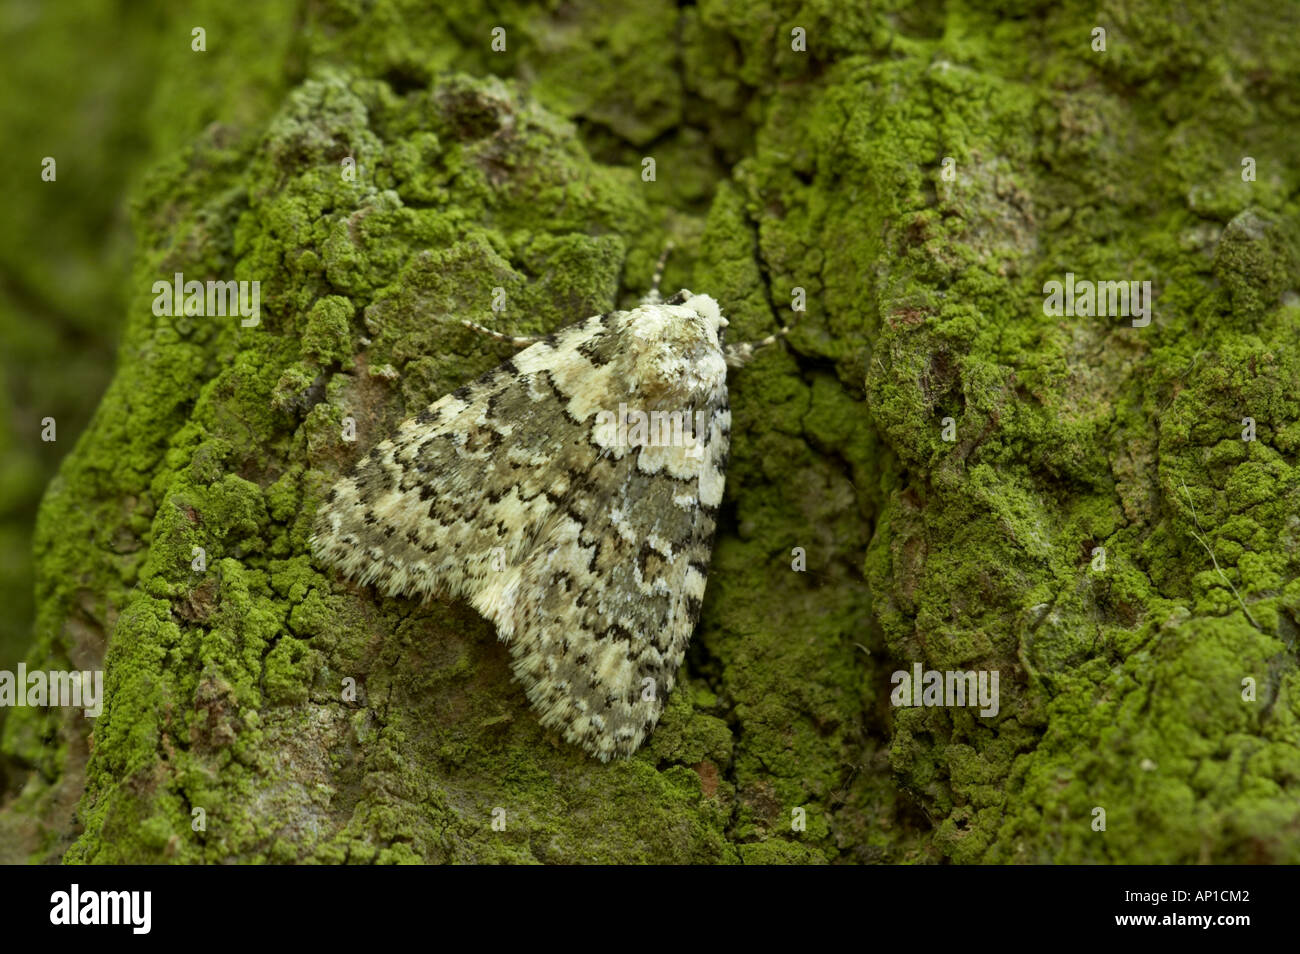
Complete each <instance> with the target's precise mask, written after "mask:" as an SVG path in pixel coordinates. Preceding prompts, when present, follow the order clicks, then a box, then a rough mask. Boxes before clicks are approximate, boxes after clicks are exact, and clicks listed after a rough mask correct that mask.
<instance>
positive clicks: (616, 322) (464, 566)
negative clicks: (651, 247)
mask: <svg viewBox="0 0 1300 954" xmlns="http://www.w3.org/2000/svg"><path fill="white" fill-rule="evenodd" d="M666 255H667V252H665V256H666ZM663 263H664V259H662V258H661V259H660V262H659V265H658V267H657V268H656V270H655V277H654V282H653V285H652V288H651V290H650V292H649V294H647V295H646V296H645V297H644V298H643V299H642V300H641V303H640V305H639V306H638V307H636V308H634V309H632V310H631V311H611V312H609V313H607V314H603V315H596V316H594V317H591V318H588V319H586V320H585V321H579V322H577V323H575V324H571V325H569V326H567V327H565V328H563V329H562V330H560V331H557V332H555V333H554V334H549V335H546V336H545V337H511V336H507V335H501V334H498V333H497V332H494V331H491V330H490V329H487V328H484V327H482V326H481V325H477V324H475V323H474V322H471V321H465V322H462V323H463V324H464V325H466V326H467V327H469V328H472V329H474V330H476V331H479V332H482V333H484V334H488V335H491V336H492V337H494V338H496V339H498V340H501V341H507V342H509V343H510V344H512V345H514V346H516V347H522V348H523V350H522V351H520V352H518V353H517V354H515V356H514V357H512V358H510V359H508V360H506V361H505V362H503V363H502V364H501V365H499V366H498V367H496V368H493V369H492V370H491V371H488V372H487V373H486V374H484V375H483V376H482V377H480V378H478V379H477V380H475V381H473V382H471V383H469V384H467V385H465V386H464V387H461V388H458V389H457V390H455V391H453V392H452V393H451V394H448V395H446V396H445V397H443V398H442V399H441V400H439V401H437V402H436V403H434V404H432V405H430V406H429V407H428V408H426V409H425V410H423V411H421V412H420V413H419V414H418V415H416V416H415V417H414V418H411V419H410V420H408V421H406V422H404V423H403V424H401V425H400V426H399V427H398V428H397V431H396V433H395V434H394V435H393V436H392V437H391V438H389V439H388V440H385V441H383V442H382V443H380V444H378V445H377V446H375V447H374V448H373V449H372V450H371V451H370V452H369V453H368V454H366V455H365V457H363V458H362V459H361V460H360V461H358V462H357V464H356V465H355V467H353V469H352V471H351V472H350V473H349V474H348V475H347V476H345V477H343V478H342V479H340V480H339V481H338V483H336V484H335V485H334V488H333V489H332V490H331V491H330V493H329V495H328V497H327V498H326V502H325V505H324V506H323V507H322V508H321V509H320V511H319V512H318V514H317V517H316V520H315V525H314V535H313V537H312V541H311V545H312V549H313V550H314V552H315V553H316V555H317V557H318V558H319V559H320V560H321V561H322V562H323V563H325V564H327V565H330V566H333V567H335V568H336V569H337V570H339V571H341V572H342V573H343V574H344V575H346V576H347V577H350V578H352V579H354V580H356V581H357V582H359V583H361V584H363V585H369V584H374V585H375V586H377V587H378V588H379V589H380V590H381V591H382V592H384V593H386V594H388V595H390V596H414V597H420V598H424V599H429V598H433V597H438V598H460V599H464V600H466V601H468V602H469V603H470V604H471V605H472V606H473V607H474V608H475V609H476V610H478V612H479V613H481V614H482V615H483V616H484V617H485V618H487V619H488V620H490V621H491V622H492V623H493V624H495V626H496V629H497V634H498V636H499V638H500V639H501V641H502V642H503V643H505V644H506V645H507V646H508V647H509V650H510V653H511V657H512V666H511V668H512V670H513V672H514V675H515V676H516V677H517V678H518V679H519V681H520V682H521V683H522V684H523V686H524V687H525V689H526V691H527V695H528V699H529V702H530V703H531V704H532V705H533V706H534V707H535V708H536V709H537V711H538V712H539V713H540V717H541V723H542V725H543V726H546V727H549V728H553V729H556V730H558V731H560V732H562V733H563V736H564V738H565V739H566V740H567V741H569V742H572V743H575V744H577V745H579V746H581V747H582V748H584V749H585V750H586V751H587V752H589V753H591V754H592V755H594V756H596V757H597V758H599V759H600V760H601V761H603V762H604V761H608V760H609V759H610V758H611V757H613V756H626V755H630V754H631V753H632V752H634V751H636V749H637V748H638V747H639V746H640V745H641V743H642V742H643V741H644V740H645V739H646V738H647V737H648V736H649V734H650V733H651V732H652V731H653V729H654V727H655V725H656V723H657V722H658V721H659V716H660V714H661V713H662V711H663V708H664V704H665V701H666V699H667V695H668V693H669V692H671V691H672V688H673V683H674V680H675V677H676V673H677V669H678V667H679V666H680V664H681V661H682V657H683V655H684V654H685V652H686V646H687V643H688V641H689V640H690V637H691V634H692V632H693V631H694V629H695V625H696V622H697V620H698V619H699V616H700V606H701V602H702V600H703V598H704V587H705V582H706V580H707V578H708V573H709V561H710V558H711V556H712V551H713V537H714V531H715V529H716V526H717V515H718V507H719V505H720V504H721V503H722V491H723V485H724V482H725V479H726V470H727V459H728V451H729V441H730V433H731V412H730V410H729V408H728V404H727V369H728V368H729V367H732V368H735V367H739V366H741V365H742V364H744V363H745V362H746V361H747V360H748V359H749V358H750V357H751V356H752V355H753V353H754V351H755V350H756V349H757V348H760V347H764V346H766V345H770V344H772V343H773V342H775V341H776V340H777V339H778V338H780V337H781V336H782V335H784V334H785V333H786V331H787V330H788V329H787V328H782V329H781V330H780V331H779V332H777V333H776V334H774V335H770V336H769V337H767V338H765V339H763V340H762V341H758V342H750V343H745V344H738V345H734V346H733V345H728V344H726V343H725V341H724V329H725V328H726V327H727V319H726V318H725V317H723V314H722V311H721V309H720V307H719V306H718V303H717V302H716V301H715V300H714V299H713V298H711V297H710V296H708V295H696V294H694V293H693V292H691V291H689V290H687V289H682V290H681V291H679V292H677V293H676V294H675V295H673V296H671V297H670V298H668V299H666V300H665V299H661V298H660V295H659V282H660V279H661V276H662V273H663ZM647 422H648V423H647ZM656 422H657V424H658V426H656ZM665 422H668V424H669V425H670V426H667V427H665V426H664V423H665Z"/></svg>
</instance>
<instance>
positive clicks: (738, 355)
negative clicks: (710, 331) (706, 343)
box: [722, 325, 790, 368]
mask: <svg viewBox="0 0 1300 954" xmlns="http://www.w3.org/2000/svg"><path fill="white" fill-rule="evenodd" d="M789 333H790V326H789V325H786V326H785V327H784V328H782V329H781V330H780V331H778V332H776V334H771V335H768V336H767V337H766V338H763V339H761V340H759V341H742V342H740V343H739V344H734V345H733V344H729V345H724V346H723V349H722V355H723V357H724V358H725V359H726V362H727V367H729V368H739V367H740V366H741V365H743V364H744V363H745V362H746V361H748V360H749V359H750V358H752V357H754V352H755V351H757V350H758V349H759V348H766V347H767V346H768V345H774V344H776V343H777V342H778V341H780V340H781V339H782V338H784V337H785V336H786V335H788V334H789Z"/></svg>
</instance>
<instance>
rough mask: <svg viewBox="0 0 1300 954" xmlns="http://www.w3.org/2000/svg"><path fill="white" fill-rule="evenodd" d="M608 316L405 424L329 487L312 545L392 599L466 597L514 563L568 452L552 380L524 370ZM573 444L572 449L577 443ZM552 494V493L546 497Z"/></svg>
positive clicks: (562, 335) (561, 335)
mask: <svg viewBox="0 0 1300 954" xmlns="http://www.w3.org/2000/svg"><path fill="white" fill-rule="evenodd" d="M606 317H607V316H602V317H595V318H591V319H588V320H587V321H584V322H579V323H578V324H574V325H570V326H569V327H567V328H565V329H563V330H562V331H560V332H558V333H557V334H556V335H554V336H553V338H552V339H550V341H549V342H539V343H538V344H535V345H533V346H532V347H530V348H528V349H526V350H524V351H522V352H520V353H519V354H517V355H516V356H515V357H514V358H512V359H510V360H508V361H506V362H504V363H502V364H501V365H499V366H497V367H496V368H493V369H492V370H491V371H489V372H487V373H486V374H484V375H483V376H482V377H480V378H478V379H477V380H475V381H472V382H471V383H469V384H467V385H465V386H464V387H461V388H458V389H457V390H455V391H453V392H452V393H450V394H448V395H446V396H444V397H443V398H441V399H440V400H438V401H437V402H435V403H434V404H432V405H430V406H429V407H428V408H426V409H425V410H424V411H421V412H420V413H419V414H418V415H417V416H415V417H414V418H411V419H410V420H408V421H405V422H403V423H402V424H401V425H400V426H399V427H398V429H397V432H396V433H395V434H394V435H393V437H392V438H390V439H388V440H385V441H383V442H382V443H380V444H377V445H376V446H375V447H374V448H372V449H371V451H370V452H369V453H368V454H367V455H366V456H365V457H363V458H362V459H361V460H359V461H358V462H357V463H356V465H355V466H354V467H353V468H352V470H351V472H350V473H349V474H348V475H347V476H345V477H343V478H341V479H340V480H339V481H338V482H337V483H336V484H335V485H334V488H333V489H332V490H331V491H330V494H329V496H328V497H327V499H326V503H325V506H324V507H322V508H321V510H320V512H319V513H318V515H317V518H316V523H315V527H314V531H315V532H314V535H313V537H312V549H313V550H314V551H315V552H316V554H317V556H318V557H319V558H320V559H321V560H322V561H324V562H325V563H327V564H330V565H332V566H335V567H337V568H338V569H339V570H340V571H341V572H343V573H344V574H345V575H346V576H348V577H350V578H352V579H355V580H356V581H357V582H359V583H361V584H363V585H369V584H374V585H375V586H377V587H378V588H379V589H380V590H381V591H382V592H384V593H386V594H387V595H389V596H407V595H412V596H419V597H424V598H428V597H430V596H435V595H437V596H460V597H467V598H468V597H472V596H473V595H474V593H476V592H477V591H478V590H479V589H480V588H481V587H482V586H483V585H484V581H485V580H487V579H489V578H490V577H491V576H493V575H495V574H496V573H498V572H500V569H501V568H502V567H505V566H508V565H511V564H515V563H518V561H519V560H520V559H521V557H522V556H523V554H524V553H526V552H527V550H528V549H529V548H530V547H531V545H532V543H533V540H534V538H535V537H536V535H537V534H538V533H539V531H540V528H541V526H542V525H543V524H544V522H545V520H546V518H547V517H548V516H549V515H550V513H551V509H552V507H551V500H552V499H553V497H554V495H555V493H556V492H557V490H559V491H563V490H564V489H565V488H564V487H563V486H556V485H555V483H554V480H553V477H554V474H555V472H556V471H557V469H564V470H568V469H573V470H574V471H575V472H579V473H580V472H581V469H582V467H583V464H582V462H581V461H580V460H578V461H572V462H571V461H570V460H569V457H570V456H571V455H570V452H569V450H568V449H567V448H566V435H565V434H564V433H562V431H563V429H562V428H559V427H557V426H556V424H557V422H556V421H555V420H554V419H553V415H555V414H562V413H563V408H562V407H561V406H560V405H558V404H556V403H555V402H556V401H558V400H561V398H562V396H561V395H560V394H559V392H558V391H557V390H556V388H555V381H554V377H553V376H552V375H551V374H549V373H546V372H541V373H536V372H531V373H524V372H522V371H521V369H520V367H519V364H520V363H524V364H528V365H529V366H532V365H540V364H543V363H545V359H546V358H547V357H551V356H553V355H555V354H562V353H568V352H572V351H573V349H574V348H575V347H576V346H577V345H578V344H581V343H582V342H584V341H587V340H590V339H593V338H597V337H600V336H601V335H603V334H604V333H605V330H604V321H605V318H606ZM575 449H576V448H575ZM548 495H549V496H548Z"/></svg>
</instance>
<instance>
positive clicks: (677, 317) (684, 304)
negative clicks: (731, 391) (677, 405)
mask: <svg viewBox="0 0 1300 954" xmlns="http://www.w3.org/2000/svg"><path fill="white" fill-rule="evenodd" d="M726 326H727V319H726V318H724V317H723V315H722V309H721V308H719V307H718V303H717V302H716V301H715V300H714V299H713V298H711V297H710V296H708V295H696V294H694V293H692V292H691V291H690V290H689V289H686V288H683V289H682V290H681V291H679V292H677V294H675V295H673V296H672V297H670V298H668V299H666V300H664V301H662V302H660V303H658V304H652V305H642V307H641V308H640V309H638V311H637V312H634V318H633V322H632V326H631V328H630V329H629V330H630V331H631V332H632V335H633V337H634V338H635V339H637V340H639V342H640V347H639V348H637V349H636V351H637V352H638V353H637V354H635V355H633V354H629V355H628V358H629V360H630V361H632V362H634V363H635V371H634V372H632V376H634V377H636V378H637V379H639V381H640V386H641V387H642V388H643V389H644V390H645V391H646V393H647V396H658V395H661V394H676V395H679V396H681V395H685V394H690V393H694V392H698V391H706V392H708V391H712V390H713V389H714V388H716V387H718V386H721V385H723V384H725V381H726V373H727V369H726V363H725V361H724V360H723V357H722V334H723V329H724V328H725V327H726Z"/></svg>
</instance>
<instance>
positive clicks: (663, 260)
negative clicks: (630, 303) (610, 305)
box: [641, 239, 673, 305]
mask: <svg viewBox="0 0 1300 954" xmlns="http://www.w3.org/2000/svg"><path fill="white" fill-rule="evenodd" d="M672 250H673V240H672V239H669V240H668V241H667V242H665V243H664V250H663V251H662V252H660V253H659V261H657V262H655V274H654V278H652V279H650V290H649V291H648V292H646V293H645V297H644V298H642V299H641V304H643V305H657V304H659V303H660V302H661V301H663V299H662V298H661V297H660V295H659V283H660V282H661V281H663V278H664V266H665V265H667V264H668V253H669V252H671V251H672Z"/></svg>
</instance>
